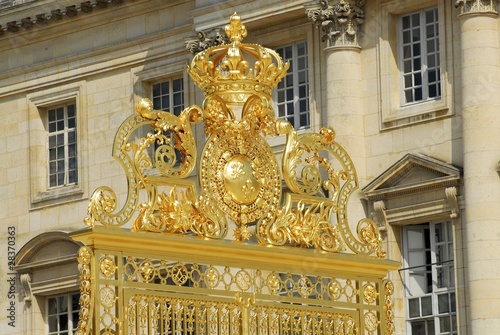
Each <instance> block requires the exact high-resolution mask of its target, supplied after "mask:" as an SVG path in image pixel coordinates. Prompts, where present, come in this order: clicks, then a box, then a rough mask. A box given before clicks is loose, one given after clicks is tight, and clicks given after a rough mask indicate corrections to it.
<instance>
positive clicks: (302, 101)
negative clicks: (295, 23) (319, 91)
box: [274, 41, 311, 129]
mask: <svg viewBox="0 0 500 335" xmlns="http://www.w3.org/2000/svg"><path fill="white" fill-rule="evenodd" d="M276 51H277V52H278V54H279V55H280V56H281V58H283V61H289V62H290V68H289V69H288V72H287V75H286V76H285V78H283V79H282V80H281V81H280V83H279V84H278V87H277V89H276V90H275V91H276V93H275V94H276V96H275V98H274V99H275V101H276V105H277V111H278V118H279V119H284V120H287V121H288V122H290V123H291V124H292V125H293V126H294V128H295V129H301V128H308V127H309V126H310V124H311V121H310V115H309V79H308V76H309V74H308V64H307V55H308V53H307V42H305V41H304V42H298V43H293V44H290V45H286V46H283V47H279V48H276Z"/></svg>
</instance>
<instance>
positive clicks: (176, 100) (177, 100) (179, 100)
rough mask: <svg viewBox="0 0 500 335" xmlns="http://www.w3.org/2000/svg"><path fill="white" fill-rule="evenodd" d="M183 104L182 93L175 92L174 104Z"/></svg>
mask: <svg viewBox="0 0 500 335" xmlns="http://www.w3.org/2000/svg"><path fill="white" fill-rule="evenodd" d="M180 104H182V94H180V93H176V94H174V105H180Z"/></svg>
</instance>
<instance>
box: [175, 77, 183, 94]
mask: <svg viewBox="0 0 500 335" xmlns="http://www.w3.org/2000/svg"><path fill="white" fill-rule="evenodd" d="M173 86H174V89H173V91H174V92H179V91H182V79H175V80H174V83H173Z"/></svg>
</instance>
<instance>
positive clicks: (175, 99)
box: [151, 78, 184, 115]
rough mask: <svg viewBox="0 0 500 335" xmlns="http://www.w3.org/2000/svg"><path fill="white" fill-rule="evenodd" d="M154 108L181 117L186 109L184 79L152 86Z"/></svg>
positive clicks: (166, 81)
mask: <svg viewBox="0 0 500 335" xmlns="http://www.w3.org/2000/svg"><path fill="white" fill-rule="evenodd" d="M151 92H152V100H153V108H154V109H156V110H163V111H168V112H170V113H173V114H175V115H179V114H180V113H181V112H182V110H183V109H184V83H183V80H182V78H174V79H168V80H164V81H161V82H158V83H154V84H153V85H152V90H151Z"/></svg>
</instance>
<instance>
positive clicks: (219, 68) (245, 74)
mask: <svg viewBox="0 0 500 335" xmlns="http://www.w3.org/2000/svg"><path fill="white" fill-rule="evenodd" d="M225 32H226V35H227V36H228V38H229V39H230V41H231V42H230V44H224V45H218V46H214V47H211V48H208V49H206V50H204V51H202V52H200V53H198V54H196V55H195V56H194V58H193V60H192V62H191V66H188V67H187V72H188V73H189V75H190V76H191V78H193V80H194V82H195V84H196V85H197V86H198V87H200V88H201V89H202V90H203V91H204V92H205V96H206V97H208V96H210V95H212V94H216V95H218V96H220V97H221V98H222V99H223V100H224V101H225V102H226V104H233V105H234V104H235V105H242V104H243V103H245V101H247V99H248V98H249V97H250V96H251V95H253V94H258V95H260V96H262V95H264V96H266V97H267V98H268V99H269V100H270V99H271V94H272V90H273V88H274V87H276V85H277V84H278V82H279V81H280V80H281V79H282V78H283V77H284V76H285V75H286V72H287V70H288V67H289V63H288V62H286V63H284V62H283V60H282V59H281V57H280V56H279V55H278V54H277V53H276V51H274V50H271V49H267V48H264V47H263V46H261V45H258V44H245V43H242V40H243V38H244V37H245V36H246V35H247V30H246V28H245V26H244V25H243V24H242V22H241V17H240V16H239V15H238V14H237V13H234V14H233V15H232V16H231V18H230V23H229V24H227V25H226V27H225Z"/></svg>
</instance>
